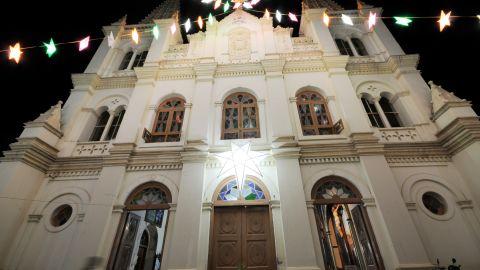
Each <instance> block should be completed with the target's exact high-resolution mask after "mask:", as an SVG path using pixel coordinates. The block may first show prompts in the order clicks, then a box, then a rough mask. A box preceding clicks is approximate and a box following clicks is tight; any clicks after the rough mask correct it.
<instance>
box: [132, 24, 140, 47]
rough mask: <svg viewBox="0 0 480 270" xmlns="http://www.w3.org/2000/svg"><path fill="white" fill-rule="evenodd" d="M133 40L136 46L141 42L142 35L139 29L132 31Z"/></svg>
mask: <svg viewBox="0 0 480 270" xmlns="http://www.w3.org/2000/svg"><path fill="white" fill-rule="evenodd" d="M132 40H133V42H135V44H138V43H139V42H140V34H138V31H137V28H133V30H132Z"/></svg>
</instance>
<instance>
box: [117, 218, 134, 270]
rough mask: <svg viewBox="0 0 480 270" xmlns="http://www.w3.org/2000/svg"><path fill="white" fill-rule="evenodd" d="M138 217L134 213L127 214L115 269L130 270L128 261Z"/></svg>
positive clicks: (132, 247) (130, 256)
mask: <svg viewBox="0 0 480 270" xmlns="http://www.w3.org/2000/svg"><path fill="white" fill-rule="evenodd" d="M139 224H140V217H139V216H137V215H135V214H134V213H129V214H128V217H127V221H126V224H125V228H124V231H123V236H122V241H121V244H120V248H119V251H118V254H117V260H116V263H115V267H114V268H115V269H118V270H124V269H125V270H126V269H129V268H130V260H131V259H132V252H133V249H134V245H135V236H136V235H137V230H138V225H139Z"/></svg>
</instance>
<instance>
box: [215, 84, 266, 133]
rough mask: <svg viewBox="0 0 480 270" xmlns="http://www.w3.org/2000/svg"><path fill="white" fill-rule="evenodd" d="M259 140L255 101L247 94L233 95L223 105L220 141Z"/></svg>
mask: <svg viewBox="0 0 480 270" xmlns="http://www.w3.org/2000/svg"><path fill="white" fill-rule="evenodd" d="M249 138H260V128H259V123H258V108H257V100H256V99H255V97H254V96H252V95H250V94H248V93H235V94H233V95H231V96H229V97H227V98H226V99H225V101H224V103H223V128H222V139H223V140H232V139H249Z"/></svg>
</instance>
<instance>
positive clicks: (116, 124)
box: [105, 109, 125, 141]
mask: <svg viewBox="0 0 480 270" xmlns="http://www.w3.org/2000/svg"><path fill="white" fill-rule="evenodd" d="M124 115H125V109H121V110H120V111H118V112H116V113H115V115H114V116H113V121H112V124H111V125H110V129H109V130H108V133H107V137H105V140H107V141H109V140H113V139H115V138H116V137H117V133H118V130H119V129H120V125H121V124H122V120H123V116H124Z"/></svg>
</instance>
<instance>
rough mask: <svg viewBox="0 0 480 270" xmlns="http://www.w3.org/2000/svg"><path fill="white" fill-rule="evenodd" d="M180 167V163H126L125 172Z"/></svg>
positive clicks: (164, 169) (178, 168) (179, 168)
mask: <svg viewBox="0 0 480 270" xmlns="http://www.w3.org/2000/svg"><path fill="white" fill-rule="evenodd" d="M182 168H183V165H182V164H181V163H170V164H135V165H128V166H127V172H138V171H166V170H181V169H182Z"/></svg>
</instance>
